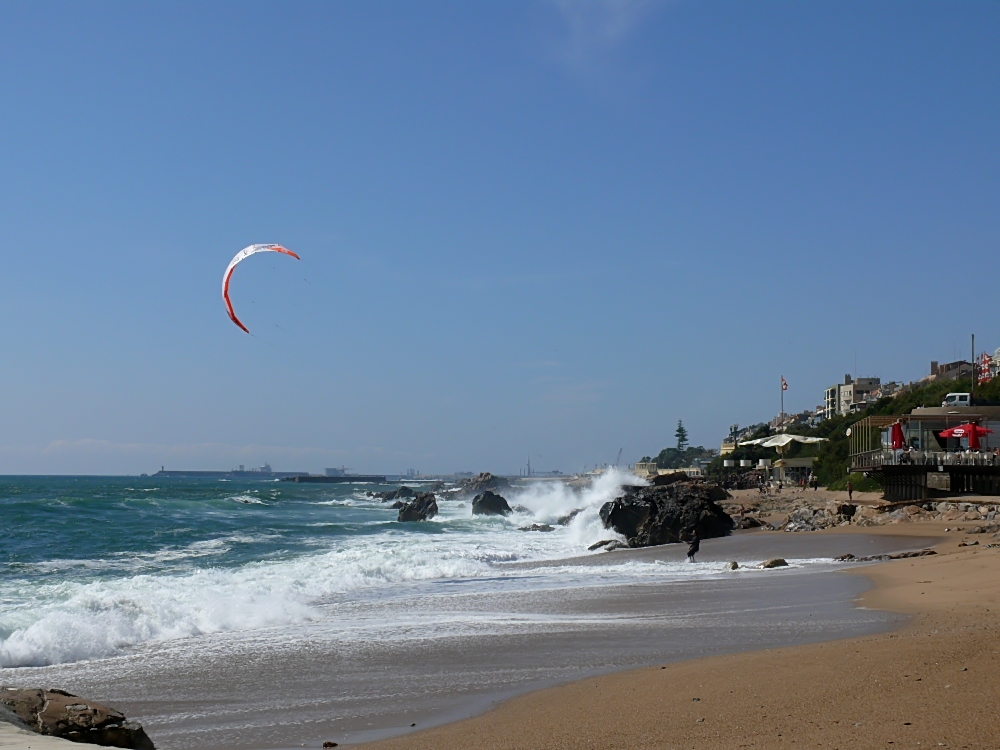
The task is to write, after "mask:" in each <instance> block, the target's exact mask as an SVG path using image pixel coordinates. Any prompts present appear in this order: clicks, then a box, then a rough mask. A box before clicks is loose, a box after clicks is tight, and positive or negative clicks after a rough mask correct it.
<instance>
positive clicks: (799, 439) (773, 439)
mask: <svg viewBox="0 0 1000 750" xmlns="http://www.w3.org/2000/svg"><path fill="white" fill-rule="evenodd" d="M826 440H828V438H821V437H806V436H805V435H790V434H789V433H787V432H783V433H781V434H780V435H771V436H770V437H762V438H757V439H756V440H744V441H743V442H742V443H740V445H759V446H761V447H762V448H777V449H778V450H779V452H780V451H781V449H783V448H784V447H785V446H787V445H789V444H791V443H822V442H824V441H826Z"/></svg>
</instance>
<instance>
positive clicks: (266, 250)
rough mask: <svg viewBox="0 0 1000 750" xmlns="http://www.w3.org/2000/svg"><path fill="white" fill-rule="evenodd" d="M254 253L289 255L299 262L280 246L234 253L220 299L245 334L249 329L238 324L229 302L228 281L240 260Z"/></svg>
mask: <svg viewBox="0 0 1000 750" xmlns="http://www.w3.org/2000/svg"><path fill="white" fill-rule="evenodd" d="M256 253H284V254H285V255H291V256H292V257H293V258H295V260H301V258H299V256H298V255H296V254H295V253H293V252H292V251H291V250H289V249H288V248H285V247H282V246H281V245H250V247H245V248H243V249H242V250H240V251H239V252H238V253H236V257H235V258H233V259H232V260H231V261H229V266H228V267H227V268H226V273H225V275H224V276H223V277H222V299H223V300H225V302H226V312H228V313H229V319H230V320H232V321H233V322H234V323H235V324H236V325H238V326H239V327H240V328H242V329H243V330H244V331H246V332H247V333H250V329H249V328H247V327H246V326H245V325H243V324H242V323H240V319H239V318H237V317H236V313H234V312H233V303H232V302H230V301H229V279H230V277H231V276H232V275H233V271H234V270H236V266H237V264H238V263H239V262H240V261H241V260H244V259H245V258H249V257H250V256H251V255H254V254H256Z"/></svg>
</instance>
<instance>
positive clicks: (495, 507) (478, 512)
mask: <svg viewBox="0 0 1000 750" xmlns="http://www.w3.org/2000/svg"><path fill="white" fill-rule="evenodd" d="M513 512H514V511H512V510H511V509H510V506H509V505H508V504H507V500H506V499H505V498H504V497H503V496H502V495H498V494H496V493H495V492H490V491H489V490H486V492H482V493H480V494H478V495H476V496H475V497H474V498H472V515H474V516H509V515H510V514H511V513H513Z"/></svg>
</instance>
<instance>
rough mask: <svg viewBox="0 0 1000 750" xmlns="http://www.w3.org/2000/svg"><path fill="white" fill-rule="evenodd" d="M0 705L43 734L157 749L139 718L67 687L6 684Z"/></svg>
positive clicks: (138, 749) (139, 748)
mask: <svg viewBox="0 0 1000 750" xmlns="http://www.w3.org/2000/svg"><path fill="white" fill-rule="evenodd" d="M0 706H3V707H5V708H7V709H8V710H9V711H10V712H12V713H13V714H14V715H15V716H17V718H18V719H19V720H20V721H21V722H23V724H24V725H25V727H27V728H28V729H30V730H32V731H34V732H38V733H39V734H47V735H50V736H52V737H61V738H63V739H66V740H72V741H73V742H86V743H89V744H92V745H106V746H109V747H130V748H136V750H154V747H153V741H152V740H151V739H149V736H148V735H147V734H146V732H145V730H143V728H142V725H141V724H140V723H139V722H137V721H132V720H130V719H126V718H125V716H124V715H123V714H122V713H120V712H119V711H116V710H115V709H113V708H108V707H107V706H105V705H103V704H101V703H97V702H96V701H91V700H86V699H84V698H79V697H77V696H75V695H73V694H72V693H67V692H66V691H65V690H56V689H50V690H43V689H41V688H24V689H17V688H6V689H3V690H0Z"/></svg>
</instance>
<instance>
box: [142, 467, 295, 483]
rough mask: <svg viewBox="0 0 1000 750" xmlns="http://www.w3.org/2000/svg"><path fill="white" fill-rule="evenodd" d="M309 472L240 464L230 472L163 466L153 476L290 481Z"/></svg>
mask: <svg viewBox="0 0 1000 750" xmlns="http://www.w3.org/2000/svg"><path fill="white" fill-rule="evenodd" d="M308 475H309V472H308V471H272V470H271V467H270V466H269V465H268V464H264V465H263V466H261V467H260V468H259V469H245V468H243V464H240V467H239V468H238V469H230V470H229V471H189V470H187V469H182V470H175V469H167V468H165V467H163V466H161V467H160V470H159V471H158V472H156V473H155V474H153V476H154V477H183V478H187V479H267V480H271V481H273V480H275V479H288V478H291V477H300V476H308Z"/></svg>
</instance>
